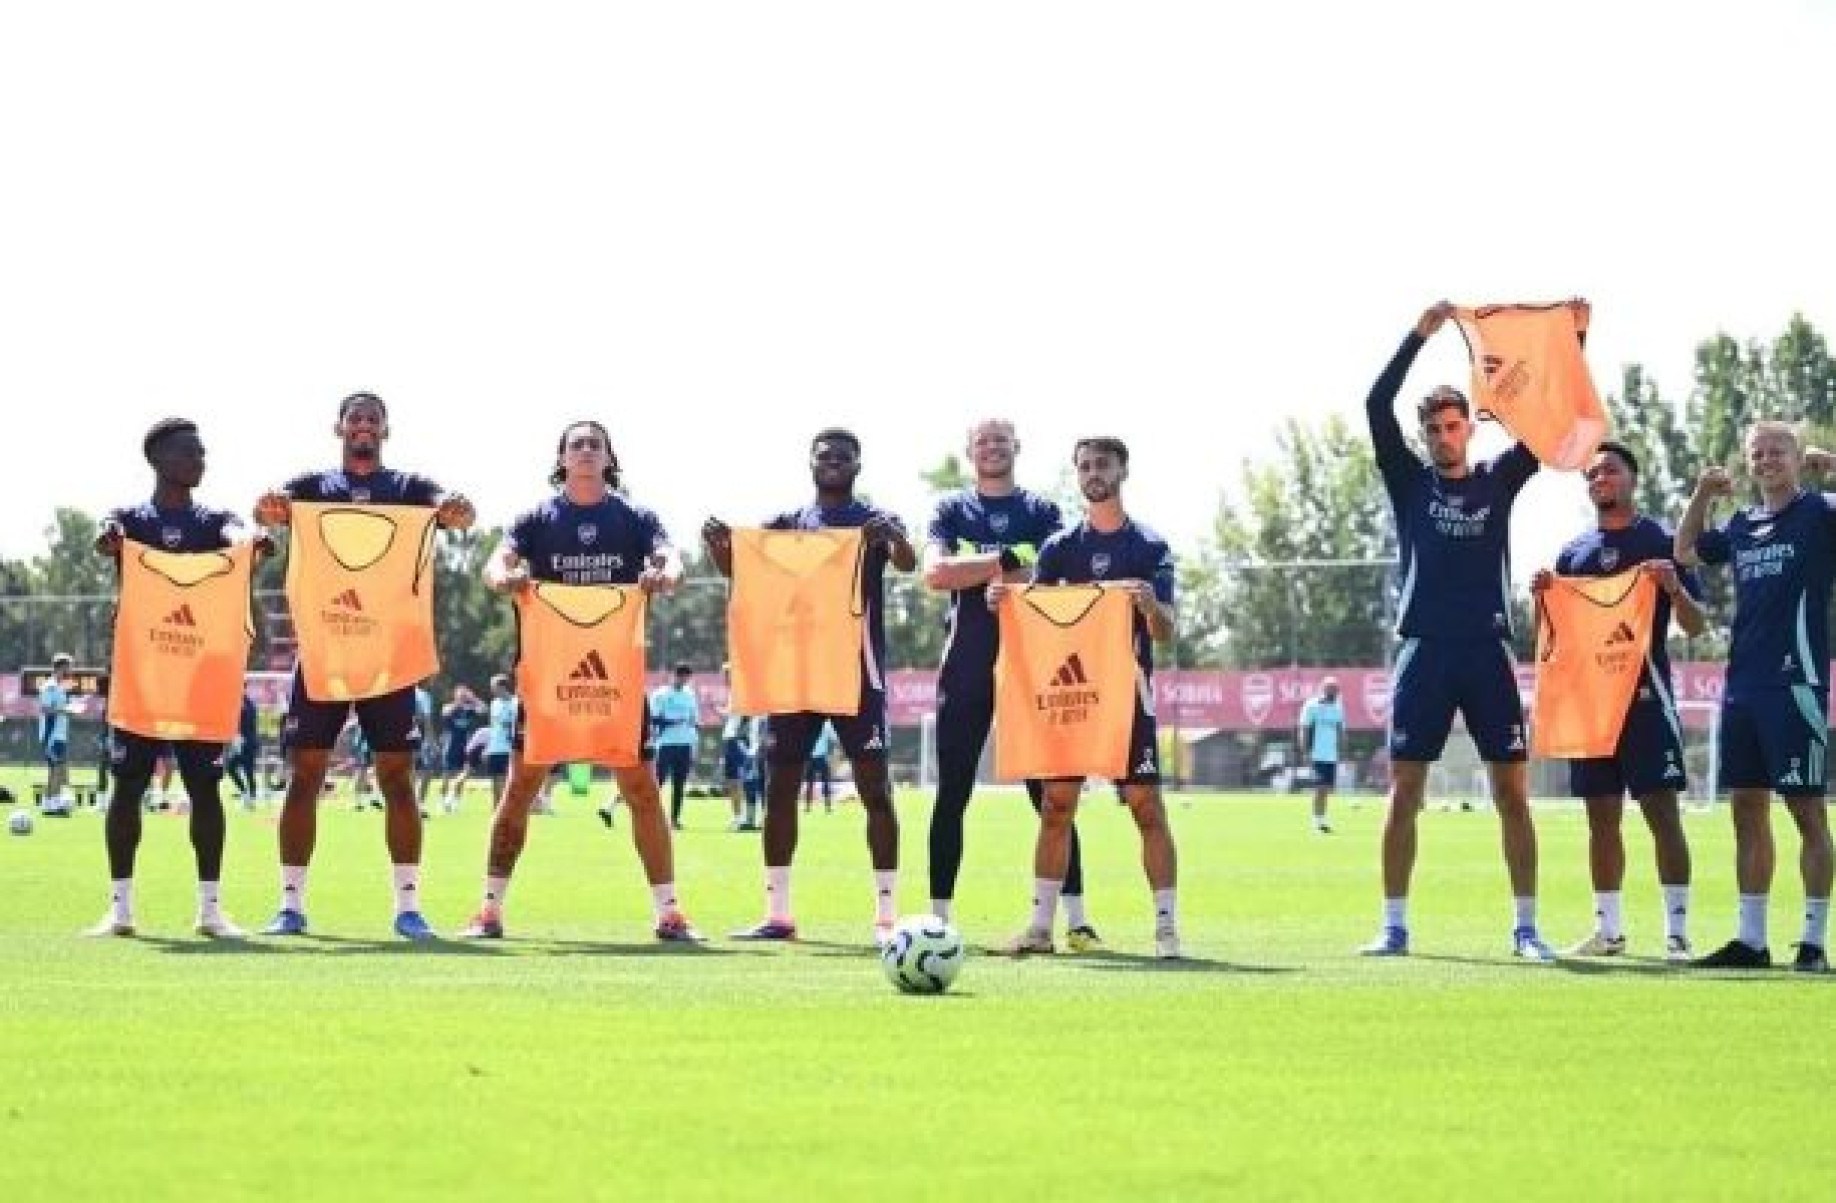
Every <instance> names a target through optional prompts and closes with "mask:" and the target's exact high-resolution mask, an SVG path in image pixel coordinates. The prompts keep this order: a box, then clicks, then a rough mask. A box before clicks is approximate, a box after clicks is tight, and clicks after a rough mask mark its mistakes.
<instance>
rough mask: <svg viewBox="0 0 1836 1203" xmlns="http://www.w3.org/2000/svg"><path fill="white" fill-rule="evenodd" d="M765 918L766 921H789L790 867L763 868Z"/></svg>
mask: <svg viewBox="0 0 1836 1203" xmlns="http://www.w3.org/2000/svg"><path fill="white" fill-rule="evenodd" d="M765 917H766V918H767V919H789V918H790V917H791V908H790V866H789V865H766V866H765Z"/></svg>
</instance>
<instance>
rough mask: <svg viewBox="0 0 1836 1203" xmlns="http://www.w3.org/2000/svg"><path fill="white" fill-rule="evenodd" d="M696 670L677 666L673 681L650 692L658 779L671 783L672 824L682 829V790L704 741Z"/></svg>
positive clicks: (677, 828)
mask: <svg viewBox="0 0 1836 1203" xmlns="http://www.w3.org/2000/svg"><path fill="white" fill-rule="evenodd" d="M694 677H695V670H694V669H693V668H692V667H691V666H689V665H687V664H678V665H676V679H675V682H674V683H673V684H670V685H659V686H658V687H657V689H656V692H654V693H652V694H651V695H650V726H651V730H652V731H653V732H654V733H655V735H656V748H657V781H658V782H659V783H662V782H668V783H669V825H670V826H671V827H673V828H675V829H676V830H677V831H681V830H682V793H683V791H684V790H686V789H687V788H688V780H689V774H690V773H692V772H693V771H694V769H695V745H696V744H698V743H700V742H701V703H700V702H699V701H697V700H696V698H695V691H694V690H693V689H691V688H689V682H690V681H692V680H694Z"/></svg>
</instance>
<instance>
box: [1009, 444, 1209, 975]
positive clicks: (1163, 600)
mask: <svg viewBox="0 0 1836 1203" xmlns="http://www.w3.org/2000/svg"><path fill="white" fill-rule="evenodd" d="M1072 463H1073V464H1074V465H1075V466H1076V468H1077V487H1078V490H1079V491H1080V492H1081V493H1083V495H1084V501H1085V503H1086V504H1085V507H1084V520H1083V521H1082V522H1080V523H1078V524H1077V525H1076V526H1073V527H1069V528H1067V529H1065V530H1062V531H1060V532H1058V533H1057V534H1055V535H1053V536H1052V537H1051V538H1049V539H1047V540H1046V542H1045V545H1044V546H1043V547H1041V548H1040V549H1039V559H1038V562H1037V563H1035V564H1034V565H1033V572H1032V579H1033V583H1035V584H1040V585H1082V584H1088V583H1090V582H1092V581H1101V582H1103V583H1104V584H1106V585H1109V586H1111V587H1113V588H1117V589H1123V590H1126V591H1127V592H1128V594H1129V596H1130V597H1131V598H1132V599H1133V600H1134V604H1135V615H1134V643H1135V666H1136V670H1137V672H1138V673H1139V676H1138V677H1137V681H1136V683H1137V689H1136V697H1135V718H1134V725H1133V728H1132V730H1131V732H1130V735H1129V753H1128V764H1129V772H1128V776H1126V777H1124V778H1122V779H1121V780H1119V781H1117V782H1116V783H1115V784H1116V788H1117V790H1118V792H1119V793H1120V794H1121V798H1122V802H1123V804H1124V805H1126V806H1127V807H1128V810H1129V813H1130V814H1131V815H1132V816H1133V817H1134V820H1135V827H1136V828H1137V829H1138V830H1139V831H1140V833H1141V863H1142V867H1143V868H1144V869H1145V870H1146V871H1147V880H1148V888H1149V889H1150V890H1151V891H1152V892H1153V896H1154V952H1155V955H1156V956H1159V957H1161V958H1163V959H1168V960H1173V959H1177V958H1178V957H1179V956H1180V955H1181V951H1180V941H1179V914H1178V909H1177V906H1176V901H1177V898H1176V895H1177V889H1178V879H1179V858H1178V853H1177V851H1176V849H1175V848H1174V844H1173V828H1172V826H1171V825H1170V824H1169V823H1168V822H1167V808H1166V806H1165V804H1164V803H1163V801H1162V799H1161V793H1160V749H1159V743H1160V739H1159V729H1158V726H1157V724H1156V722H1155V719H1154V709H1153V697H1154V687H1153V679H1154V649H1153V645H1154V644H1156V643H1165V642H1167V641H1168V640H1170V639H1172V638H1173V627H1174V609H1173V586H1174V566H1173V552H1172V550H1171V549H1170V548H1169V547H1168V546H1167V542H1166V540H1164V539H1162V538H1161V537H1160V536H1159V535H1157V534H1155V533H1154V532H1153V531H1152V530H1150V529H1148V527H1146V526H1145V525H1143V524H1141V523H1139V522H1137V521H1135V519H1133V518H1132V517H1130V516H1129V514H1128V511H1127V509H1126V508H1125V507H1124V506H1123V503H1122V485H1123V483H1124V482H1125V481H1127V480H1128V446H1127V444H1125V443H1124V442H1123V441H1122V440H1121V439H1118V438H1114V437H1111V436H1108V435H1099V436H1095V437H1091V438H1085V439H1079V440H1078V441H1077V444H1076V446H1075V447H1074V448H1073V450H1072ZM1009 588H1011V586H1009V585H1008V584H1007V582H1005V581H999V580H997V581H990V582H989V583H988V590H987V605H988V609H989V610H990V611H993V610H996V609H998V608H999V606H1000V604H1001V598H1002V597H1003V596H1005V595H1006V593H1007V591H1008V589H1009ZM1083 788H1084V782H1083V780H1082V778H1069V779H1053V780H1049V781H1046V782H1044V783H1043V792H1044V800H1043V806H1042V808H1041V811H1040V824H1039V834H1038V837H1037V839H1036V840H1035V843H1034V847H1033V914H1032V918H1031V919H1030V920H1029V921H1028V922H1027V925H1026V928H1025V930H1024V931H1022V932H1021V933H1020V934H1019V935H1018V936H1016V937H1014V939H1013V940H1012V941H1010V942H1009V943H1008V945H1007V947H1006V949H1005V950H1004V951H1005V952H1007V953H1008V954H1010V955H1013V956H1023V955H1025V954H1028V953H1035V952H1042V953H1049V952H1051V951H1053V945H1052V916H1053V915H1054V914H1055V913H1056V912H1057V910H1058V898H1059V895H1060V894H1061V893H1062V892H1063V890H1064V886H1065V875H1066V873H1067V871H1068V869H1069V866H1070V862H1071V825H1072V822H1073V821H1074V820H1075V819H1076V818H1077V803H1078V797H1079V795H1080V794H1081V793H1082V792H1083Z"/></svg>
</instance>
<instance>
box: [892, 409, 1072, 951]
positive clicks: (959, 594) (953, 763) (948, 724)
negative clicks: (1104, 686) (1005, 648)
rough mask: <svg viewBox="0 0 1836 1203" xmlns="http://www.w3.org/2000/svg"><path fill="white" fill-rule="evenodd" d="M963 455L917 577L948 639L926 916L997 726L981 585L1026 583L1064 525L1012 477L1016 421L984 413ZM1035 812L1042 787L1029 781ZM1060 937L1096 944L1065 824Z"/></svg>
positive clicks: (952, 856) (949, 892)
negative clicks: (943, 602)
mask: <svg viewBox="0 0 1836 1203" xmlns="http://www.w3.org/2000/svg"><path fill="white" fill-rule="evenodd" d="M965 452H966V454H967V456H968V458H969V465H970V467H971V468H972V469H973V470H974V471H975V483H974V484H973V485H972V486H970V487H968V488H965V489H962V490H959V491H958V492H955V493H951V494H950V495H948V496H947V497H944V498H943V499H941V500H940V501H938V503H937V510H936V512H935V513H933V514H932V516H931V525H930V529H929V531H928V532H927V534H926V540H925V549H924V583H925V584H926V585H928V586H930V587H931V588H932V589H937V590H942V591H945V592H948V593H949V594H950V616H949V624H950V625H949V637H948V639H947V640H946V641H945V643H944V655H943V665H942V667H941V668H940V669H939V671H938V674H937V799H936V802H935V804H934V805H933V806H932V808H931V832H930V851H931V913H932V914H934V915H939V916H941V917H943V918H945V919H948V918H949V917H950V911H951V907H952V904H953V901H954V899H955V897H956V877H957V873H958V872H959V871H960V870H961V868H962V863H963V814H964V812H965V811H966V810H968V808H969V799H970V797H971V796H972V795H973V794H974V792H975V773H976V768H977V766H978V765H980V764H981V760H982V749H983V747H984V746H985V745H986V744H987V742H988V730H989V727H990V725H991V724H992V723H993V722H994V665H995V657H996V655H997V654H999V652H1000V648H1001V629H1000V626H999V625H998V624H997V623H996V622H995V620H994V615H993V614H992V613H990V612H989V609H988V604H987V602H988V598H987V586H988V585H989V584H990V583H991V582H993V581H998V580H999V581H1010V582H1024V581H1026V580H1028V579H1030V578H1031V576H1032V568H1033V564H1034V563H1035V561H1037V560H1038V558H1039V549H1040V547H1042V546H1043V545H1044V544H1045V541H1046V540H1047V539H1049V538H1051V537H1052V536H1053V535H1054V534H1056V533H1058V531H1059V529H1060V528H1061V527H1063V526H1064V516H1063V515H1062V514H1061V513H1060V512H1059V508H1058V504H1057V503H1056V502H1054V501H1052V500H1050V499H1048V498H1045V497H1041V496H1040V495H1039V494H1037V493H1033V492H1031V491H1029V490H1027V489H1023V488H1021V487H1020V486H1018V485H1016V484H1015V483H1014V461H1015V459H1016V458H1017V457H1018V456H1019V454H1020V440H1019V439H1018V438H1017V437H1015V434H1014V424H1013V423H1012V422H1009V421H1007V420H1006V419H1003V418H990V419H987V420H985V421H981V422H977V423H976V424H975V425H973V426H971V427H970V428H969V434H968V445H967V447H966V448H965ZM1026 795H1027V798H1028V799H1029V800H1030V801H1031V802H1032V804H1033V810H1034V811H1035V812H1037V811H1038V810H1039V809H1040V807H1041V805H1042V804H1043V798H1044V792H1043V790H1042V788H1041V786H1040V783H1039V782H1038V781H1028V782H1027V783H1026ZM1062 901H1063V902H1064V905H1065V923H1066V926H1067V927H1068V928H1069V930H1068V931H1067V932H1066V933H1065V943H1066V944H1067V945H1068V946H1069V947H1070V948H1071V949H1072V951H1074V952H1087V951H1092V950H1095V949H1098V948H1101V947H1102V946H1103V941H1102V938H1101V937H1099V936H1098V935H1097V932H1096V928H1094V927H1092V926H1091V924H1090V919H1089V917H1088V915H1087V914H1086V913H1085V911H1084V856H1083V849H1082V847H1081V846H1080V845H1079V844H1078V838H1077V827H1076V825H1075V824H1074V825H1073V826H1072V828H1071V861H1070V865H1069V867H1068V868H1067V869H1066V872H1065V885H1064V893H1063V895H1062Z"/></svg>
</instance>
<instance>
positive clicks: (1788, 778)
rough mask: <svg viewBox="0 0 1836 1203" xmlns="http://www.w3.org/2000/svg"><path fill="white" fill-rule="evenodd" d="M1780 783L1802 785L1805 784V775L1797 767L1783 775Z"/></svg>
mask: <svg viewBox="0 0 1836 1203" xmlns="http://www.w3.org/2000/svg"><path fill="white" fill-rule="evenodd" d="M1779 784H1780V785H1797V786H1802V785H1803V784H1804V776H1803V774H1801V773H1799V772H1798V770H1797V769H1793V770H1791V771H1790V772H1789V773H1786V774H1785V775H1784V776H1783V777H1780V778H1779Z"/></svg>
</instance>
